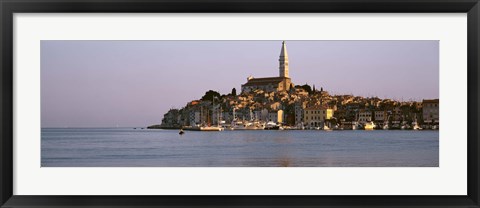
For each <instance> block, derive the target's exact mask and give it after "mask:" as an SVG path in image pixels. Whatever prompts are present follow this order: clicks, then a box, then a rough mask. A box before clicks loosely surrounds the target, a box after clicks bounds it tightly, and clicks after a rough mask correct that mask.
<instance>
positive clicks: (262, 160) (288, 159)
mask: <svg viewBox="0 0 480 208" xmlns="http://www.w3.org/2000/svg"><path fill="white" fill-rule="evenodd" d="M438 138H439V132H438V131H401V130H393V131H385V130H377V131H361V130H357V131H351V130H350V131H318V130H308V131H267V130H264V131H223V132H196V131H187V132H186V133H185V134H184V135H179V134H178V130H149V129H143V130H142V129H133V128H129V129H118V128H111V129H99V128H76V129H74V128H62V129H53V128H44V129H42V159H41V160H42V167H240V166H243V167H245V166H246V167H270V166H274V167H275V166H280V167H281V166H301V167H419V166H422V167H425V166H426V167H438V164H439V154H438V151H439V150H438V147H439V139H438Z"/></svg>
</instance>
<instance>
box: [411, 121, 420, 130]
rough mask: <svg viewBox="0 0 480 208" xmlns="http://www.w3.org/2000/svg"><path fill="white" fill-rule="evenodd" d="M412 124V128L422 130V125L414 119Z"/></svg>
mask: <svg viewBox="0 0 480 208" xmlns="http://www.w3.org/2000/svg"><path fill="white" fill-rule="evenodd" d="M412 125H413V130H422V127H420V125H418V123H417V122H416V121H414V122H413V123H412Z"/></svg>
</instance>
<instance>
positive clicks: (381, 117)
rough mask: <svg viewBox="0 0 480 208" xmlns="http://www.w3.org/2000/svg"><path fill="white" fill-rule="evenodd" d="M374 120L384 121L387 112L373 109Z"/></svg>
mask: <svg viewBox="0 0 480 208" xmlns="http://www.w3.org/2000/svg"><path fill="white" fill-rule="evenodd" d="M373 114H374V116H373V117H374V120H375V121H382V122H383V121H386V120H387V112H386V111H383V110H376V111H374V113H373Z"/></svg>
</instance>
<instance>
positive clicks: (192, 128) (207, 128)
mask: <svg viewBox="0 0 480 208" xmlns="http://www.w3.org/2000/svg"><path fill="white" fill-rule="evenodd" d="M183 130H185V131H223V130H225V128H223V127H221V126H185V127H183Z"/></svg>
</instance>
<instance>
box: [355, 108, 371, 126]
mask: <svg viewBox="0 0 480 208" xmlns="http://www.w3.org/2000/svg"><path fill="white" fill-rule="evenodd" d="M370 121H372V111H370V110H365V109H361V110H360V111H359V112H358V122H359V123H361V124H364V123H367V122H370Z"/></svg>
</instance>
